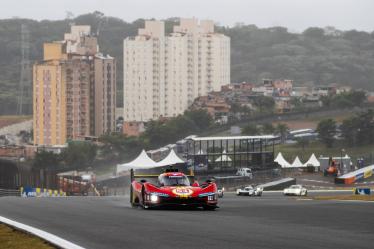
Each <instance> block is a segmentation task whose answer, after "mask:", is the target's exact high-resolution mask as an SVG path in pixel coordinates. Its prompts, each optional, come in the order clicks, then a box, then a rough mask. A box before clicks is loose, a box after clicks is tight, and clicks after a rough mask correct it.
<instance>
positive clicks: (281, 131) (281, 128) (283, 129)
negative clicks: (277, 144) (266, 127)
mask: <svg viewBox="0 0 374 249" xmlns="http://www.w3.org/2000/svg"><path fill="white" fill-rule="evenodd" d="M288 131H289V128H288V126H287V125H286V124H284V123H278V124H277V126H276V127H275V132H276V133H277V134H278V135H279V136H280V138H281V142H282V143H284V141H285V140H286V138H287V134H288Z"/></svg>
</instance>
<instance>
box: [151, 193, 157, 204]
mask: <svg viewBox="0 0 374 249" xmlns="http://www.w3.org/2000/svg"><path fill="white" fill-rule="evenodd" d="M150 199H151V202H158V196H157V195H154V194H151V198H150Z"/></svg>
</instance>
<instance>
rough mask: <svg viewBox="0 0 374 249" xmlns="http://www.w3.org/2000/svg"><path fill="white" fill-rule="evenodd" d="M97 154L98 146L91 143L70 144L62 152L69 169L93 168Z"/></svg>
mask: <svg viewBox="0 0 374 249" xmlns="http://www.w3.org/2000/svg"><path fill="white" fill-rule="evenodd" d="M96 152H97V147H96V145H94V144H92V143H90V142H84V141H77V142H70V143H68V147H67V148H66V149H65V150H64V151H63V152H62V158H63V160H64V162H65V164H66V168H67V169H86V168H88V167H91V166H92V163H93V161H94V160H95V158H96Z"/></svg>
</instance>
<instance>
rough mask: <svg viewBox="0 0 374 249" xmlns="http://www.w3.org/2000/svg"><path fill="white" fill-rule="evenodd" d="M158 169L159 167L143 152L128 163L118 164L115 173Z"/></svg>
mask: <svg viewBox="0 0 374 249" xmlns="http://www.w3.org/2000/svg"><path fill="white" fill-rule="evenodd" d="M155 167H159V165H158V164H157V163H156V162H155V161H153V160H152V159H151V158H150V157H149V156H148V155H147V153H146V152H145V150H143V151H142V152H141V153H140V154H139V156H138V157H137V158H135V159H134V160H132V161H131V162H129V163H124V164H118V165H117V173H119V172H121V171H126V170H130V169H150V168H155Z"/></svg>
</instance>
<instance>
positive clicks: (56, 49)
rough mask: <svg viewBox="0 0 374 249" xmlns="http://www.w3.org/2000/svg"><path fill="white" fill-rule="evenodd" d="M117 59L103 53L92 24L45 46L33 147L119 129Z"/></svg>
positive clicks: (36, 86)
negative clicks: (93, 32)
mask: <svg viewBox="0 0 374 249" xmlns="http://www.w3.org/2000/svg"><path fill="white" fill-rule="evenodd" d="M115 103H116V64H115V59H114V58H112V57H110V56H104V55H102V54H100V53H99V49H98V45H97V38H96V37H94V36H92V35H91V28H90V26H72V27H71V33H67V34H65V36H64V40H63V41H57V42H52V43H45V44H44V57H43V60H42V61H40V62H37V63H35V65H34V67H33V112H34V114H33V119H34V120H33V122H34V123H33V127H34V144H36V145H61V144H65V143H66V142H67V141H68V140H76V139H82V138H84V137H87V136H100V135H102V134H104V133H106V132H110V131H114V130H115Z"/></svg>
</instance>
